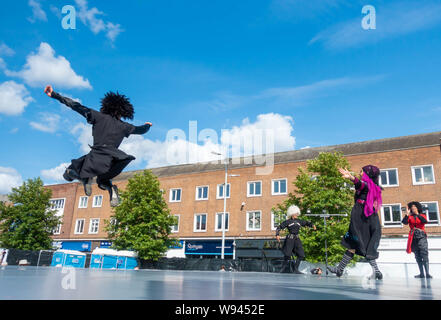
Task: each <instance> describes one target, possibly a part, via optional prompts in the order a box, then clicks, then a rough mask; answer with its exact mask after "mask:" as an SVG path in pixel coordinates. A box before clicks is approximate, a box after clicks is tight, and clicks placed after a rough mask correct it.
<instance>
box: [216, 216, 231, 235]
mask: <svg viewBox="0 0 441 320" xmlns="http://www.w3.org/2000/svg"><path fill="white" fill-rule="evenodd" d="M223 214H224V213H223V212H218V213H216V223H215V226H216V228H215V229H214V231H222V216H223ZM229 218H230V214H229V213H228V212H225V231H228V225H229V224H228V221H229V220H230V219H229Z"/></svg>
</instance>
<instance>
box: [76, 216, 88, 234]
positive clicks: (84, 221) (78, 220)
mask: <svg viewBox="0 0 441 320" xmlns="http://www.w3.org/2000/svg"><path fill="white" fill-rule="evenodd" d="M80 221H83V226H82V231H81V232H78V231H77V230H78V222H80ZM85 225H86V219H77V220H76V221H75V229H74V234H83V233H84V226H85Z"/></svg>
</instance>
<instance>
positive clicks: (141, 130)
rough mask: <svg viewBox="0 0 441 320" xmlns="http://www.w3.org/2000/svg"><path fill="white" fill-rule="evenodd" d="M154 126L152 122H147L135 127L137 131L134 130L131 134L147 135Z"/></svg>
mask: <svg viewBox="0 0 441 320" xmlns="http://www.w3.org/2000/svg"><path fill="white" fill-rule="evenodd" d="M152 125H153V124H152V123H151V122H146V123H145V124H143V125H142V126H135V129H134V130H133V132H132V133H131V134H145V133H147V131H149V129H150V127H151V126H152Z"/></svg>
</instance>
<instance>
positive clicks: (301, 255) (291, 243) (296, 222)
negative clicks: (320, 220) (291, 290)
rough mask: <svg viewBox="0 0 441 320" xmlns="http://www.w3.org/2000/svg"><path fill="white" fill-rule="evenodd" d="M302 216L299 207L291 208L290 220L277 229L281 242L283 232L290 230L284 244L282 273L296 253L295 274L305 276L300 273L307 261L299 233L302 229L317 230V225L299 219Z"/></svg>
mask: <svg viewBox="0 0 441 320" xmlns="http://www.w3.org/2000/svg"><path fill="white" fill-rule="evenodd" d="M299 214H300V209H299V207H297V206H294V205H292V206H290V207H289V208H288V211H287V217H288V220H286V221H284V222H282V223H281V224H280V225H279V226H278V227H277V229H276V239H277V241H279V242H280V236H279V233H280V231H281V230H283V229H285V228H288V231H289V234H288V235H287V236H286V238H285V242H284V243H283V248H282V252H283V255H284V259H283V265H282V268H281V271H280V272H284V271H285V269H286V267H287V265H288V263H289V260H290V259H291V255H292V254H293V253H294V254H295V255H296V256H297V259H296V262H295V264H294V273H297V274H303V272H300V270H299V266H300V262H302V260H305V251H304V250H303V245H302V241H301V240H300V237H299V231H300V228H301V227H305V226H307V227H310V228H313V229H314V230H316V227H315V225H313V224H312V223H311V222H309V221H304V220H300V219H298V217H299Z"/></svg>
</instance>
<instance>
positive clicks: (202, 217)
mask: <svg viewBox="0 0 441 320" xmlns="http://www.w3.org/2000/svg"><path fill="white" fill-rule="evenodd" d="M193 231H194V232H204V231H207V214H205V213H202V214H195V216H194V230H193Z"/></svg>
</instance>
